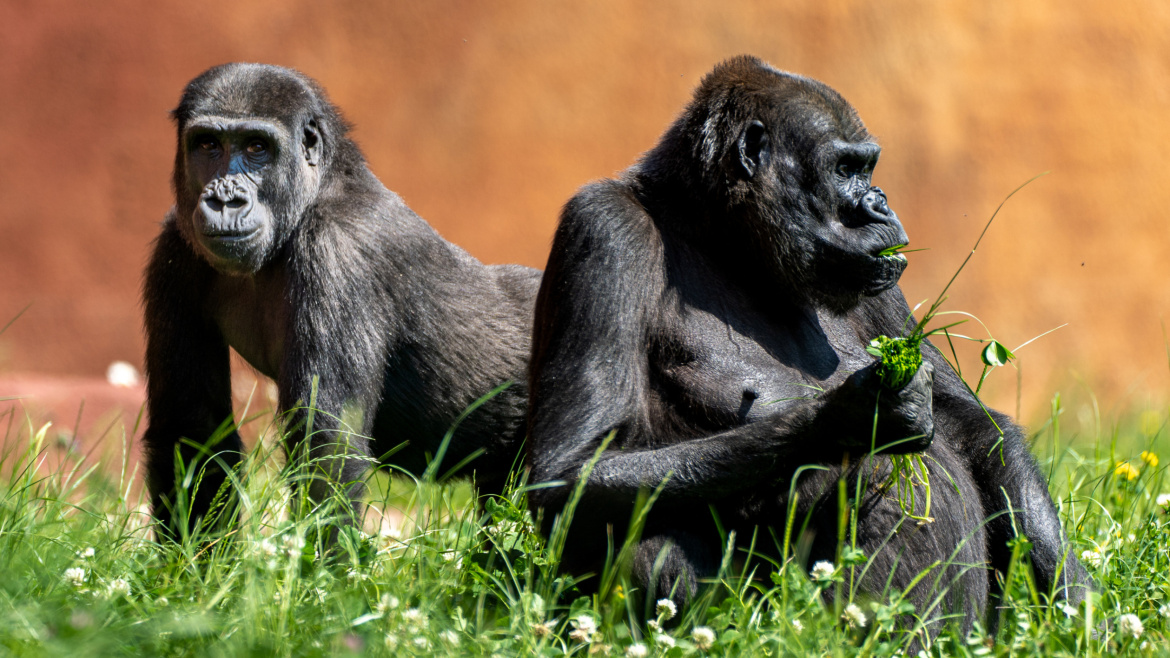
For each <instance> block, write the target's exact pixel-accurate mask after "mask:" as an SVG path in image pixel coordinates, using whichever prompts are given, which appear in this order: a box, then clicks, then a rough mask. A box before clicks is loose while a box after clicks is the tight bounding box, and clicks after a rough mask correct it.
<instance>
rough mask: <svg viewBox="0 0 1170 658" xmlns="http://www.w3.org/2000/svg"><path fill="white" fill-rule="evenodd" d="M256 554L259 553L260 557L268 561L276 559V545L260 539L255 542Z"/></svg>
mask: <svg viewBox="0 0 1170 658" xmlns="http://www.w3.org/2000/svg"><path fill="white" fill-rule="evenodd" d="M256 552H257V553H259V554H260V556H261V557H264V558H269V559H271V558H274V557H276V544H273V543H272V542H270V541H268V540H267V539H261V540H260V541H258V542H256Z"/></svg>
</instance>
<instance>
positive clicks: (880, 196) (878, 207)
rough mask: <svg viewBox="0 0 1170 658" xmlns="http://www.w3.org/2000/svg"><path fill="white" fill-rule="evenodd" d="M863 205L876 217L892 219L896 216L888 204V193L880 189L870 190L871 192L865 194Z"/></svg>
mask: <svg viewBox="0 0 1170 658" xmlns="http://www.w3.org/2000/svg"><path fill="white" fill-rule="evenodd" d="M861 204H862V206H864V207H865V209H866V210H868V211H869V212H870V213H872V214H874V215H882V216H883V217H890V216H891V215H893V214H894V213H893V211H892V210H890V206H889V204H888V203H887V202H886V193H885V192H883V191H882V188H880V187H871V188H869V191H868V192H866V193H865V197H864V198H862V200H861Z"/></svg>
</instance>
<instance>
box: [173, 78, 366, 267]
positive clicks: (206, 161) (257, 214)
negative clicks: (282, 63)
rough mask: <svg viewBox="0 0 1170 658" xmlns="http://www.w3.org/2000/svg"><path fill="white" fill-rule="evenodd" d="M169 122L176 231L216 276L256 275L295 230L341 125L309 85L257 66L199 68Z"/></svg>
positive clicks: (324, 173)
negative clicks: (174, 142) (174, 143)
mask: <svg viewBox="0 0 1170 658" xmlns="http://www.w3.org/2000/svg"><path fill="white" fill-rule="evenodd" d="M173 116H174V118H175V121H176V123H177V124H178V150H177V152H176V155H175V171H174V180H173V185H174V191H175V199H176V215H177V217H176V221H177V222H178V224H179V228H180V231H181V232H182V234H183V236H184V238H185V239H186V240H187V241H188V242H189V243H190V244H191V246H192V247H193V248H194V249H195V250H196V251H197V252H198V253H200V254H202V255H203V256H204V258H206V259H207V261H208V262H209V263H210V264H211V265H212V266H213V267H215V268H216V269H217V270H219V271H220V272H223V273H225V274H250V273H254V272H256V271H257V270H259V269H260V268H261V267H263V266H264V264H265V263H267V262H268V261H269V260H270V259H271V258H272V256H273V255H274V254H275V253H276V252H278V251H279V250H280V248H281V246H282V245H284V243H285V241H287V240H288V238H289V236H290V235H291V234H292V233H293V231H294V230H295V229H296V228H297V227H298V226H299V225H300V223H301V221H302V218H303V216H304V215H305V212H306V210H307V209H308V208H309V207H310V205H311V204H312V202H313V200H314V199H315V198H316V196H317V194H318V193H319V191H320V190H321V188H322V185H324V184H325V182H326V181H327V179H328V173H327V172H328V171H329V167H330V164H331V163H332V161H333V159H334V156H335V155H336V151H337V147H338V145H339V144H341V143H343V142H346V141H347V140H345V137H344V136H345V133H346V132H347V130H348V127H347V125H346V124H345V122H344V120H343V119H342V118H341V117H340V115H339V114H338V112H337V110H336V109H335V108H334V107H333V106H332V105H331V104H330V103H329V100H328V99H327V98H326V97H325V94H324V92H323V91H322V90H321V88H320V87H319V86H318V85H317V84H316V83H315V82H313V81H312V80H311V79H309V78H308V77H306V76H304V75H302V74H300V73H298V72H296V71H293V70H290V69H285V68H281V67H277V66H267V65H261V64H225V65H223V66H217V67H215V68H212V69H210V70H208V71H206V72H205V73H203V74H202V75H200V76H199V77H197V78H195V79H194V80H192V81H191V83H190V84H189V85H187V88H186V89H185V90H184V92H183V98H182V100H181V101H180V102H179V106H178V108H176V109H175V111H174V112H173Z"/></svg>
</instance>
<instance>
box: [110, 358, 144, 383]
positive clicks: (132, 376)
mask: <svg viewBox="0 0 1170 658" xmlns="http://www.w3.org/2000/svg"><path fill="white" fill-rule="evenodd" d="M140 379H141V378H140V377H139V376H138V369H137V368H135V367H134V366H132V365H130V364H129V363H126V362H125V361H114V362H113V363H111V364H110V367H108V368H106V381H107V382H109V383H110V385H111V386H116V387H118V388H133V387H135V386H137V385H138V382H139V381H140Z"/></svg>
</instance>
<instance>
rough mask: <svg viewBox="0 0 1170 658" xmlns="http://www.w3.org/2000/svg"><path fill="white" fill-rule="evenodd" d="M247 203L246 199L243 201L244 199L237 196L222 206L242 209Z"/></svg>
mask: <svg viewBox="0 0 1170 658" xmlns="http://www.w3.org/2000/svg"><path fill="white" fill-rule="evenodd" d="M247 203H248V200H247V199H245V198H244V197H239V196H237V197H232V198H231V199H229V200H228V202H227V203H226V204H224V205H226V206H227V207H228V208H242V207H243V206H244V205H245V204H247Z"/></svg>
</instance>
